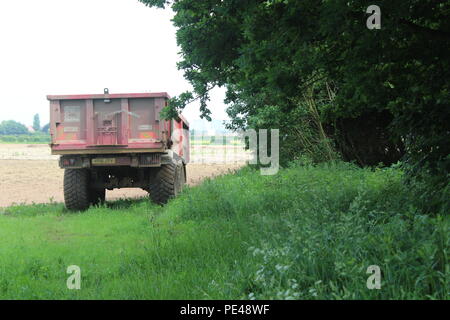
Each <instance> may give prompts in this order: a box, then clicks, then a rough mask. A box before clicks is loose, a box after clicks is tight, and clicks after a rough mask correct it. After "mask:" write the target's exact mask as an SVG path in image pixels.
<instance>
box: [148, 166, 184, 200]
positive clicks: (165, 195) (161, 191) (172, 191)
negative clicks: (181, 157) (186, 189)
mask: <svg viewBox="0 0 450 320" xmlns="http://www.w3.org/2000/svg"><path fill="white" fill-rule="evenodd" d="M184 177H185V176H184V165H183V164H175V163H170V164H164V165H162V166H161V167H160V168H159V169H158V171H157V172H156V174H155V175H154V177H153V178H152V179H151V181H150V187H149V191H150V198H151V199H152V201H153V202H154V203H156V204H161V205H162V204H166V203H167V202H168V201H169V199H171V198H174V197H176V196H177V195H178V194H179V193H180V192H181V191H182V190H183V185H184V181H185V178H184Z"/></svg>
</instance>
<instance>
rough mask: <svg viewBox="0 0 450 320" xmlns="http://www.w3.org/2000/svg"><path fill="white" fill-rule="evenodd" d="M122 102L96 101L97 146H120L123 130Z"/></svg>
mask: <svg viewBox="0 0 450 320" xmlns="http://www.w3.org/2000/svg"><path fill="white" fill-rule="evenodd" d="M121 109H122V106H121V100H120V99H111V100H110V102H105V101H104V100H94V131H95V133H94V135H95V143H94V144H95V145H103V146H113V145H118V144H119V136H120V134H121V133H120V128H121Z"/></svg>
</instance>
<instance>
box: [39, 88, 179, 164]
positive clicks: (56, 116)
mask: <svg viewBox="0 0 450 320" xmlns="http://www.w3.org/2000/svg"><path fill="white" fill-rule="evenodd" d="M47 98H48V99H49V100H50V117H51V121H50V133H51V134H52V140H51V141H52V154H66V155H67V154H108V153H110V154H111V153H114V154H116V153H122V154H123V153H127V152H129V153H144V152H147V153H149V152H151V153H153V152H164V151H166V148H167V146H168V144H167V142H168V140H169V139H170V135H171V131H172V130H173V128H171V121H166V120H162V119H160V116H159V113H160V111H161V110H162V108H164V106H166V105H167V99H168V98H169V96H168V95H167V93H129V94H101V95H95V94H94V95H61V96H47ZM182 120H183V121H184V118H182ZM182 139H183V138H182ZM182 139H181V141H182ZM179 152H180V153H186V151H184V150H182V149H181V150H179Z"/></svg>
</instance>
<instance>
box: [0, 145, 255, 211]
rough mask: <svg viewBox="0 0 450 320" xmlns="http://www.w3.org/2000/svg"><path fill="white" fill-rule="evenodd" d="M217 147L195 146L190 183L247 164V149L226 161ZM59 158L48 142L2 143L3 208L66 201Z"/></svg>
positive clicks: (120, 193)
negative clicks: (29, 143) (40, 143)
mask: <svg viewBox="0 0 450 320" xmlns="http://www.w3.org/2000/svg"><path fill="white" fill-rule="evenodd" d="M200 148H202V147H200ZM217 148H218V149H217ZM217 148H215V149H214V148H212V149H214V150H213V152H212V153H210V152H209V151H208V150H210V149H211V148H208V149H206V150H203V149H200V150H199V149H198V148H197V147H195V148H192V149H191V153H192V156H191V163H190V164H188V166H187V178H188V180H187V182H188V184H189V185H196V184H198V183H199V182H201V181H203V180H204V179H206V178H208V177H213V176H216V175H218V174H223V173H226V172H228V170H235V169H237V168H239V167H241V166H242V165H244V164H245V161H246V159H247V154H246V153H245V152H241V151H237V150H234V151H237V152H238V153H236V155H237V156H236V157H235V159H234V160H235V161H231V162H230V163H225V162H224V161H223V157H222V156H221V154H222V155H223V151H224V150H225V149H224V148H223V147H217ZM203 152H204V153H203ZM239 152H240V153H239ZM58 158H59V157H58V156H52V155H51V154H50V148H49V146H48V145H39V144H33V145H27V144H0V177H1V179H0V207H5V206H10V205H12V204H14V203H16V204H21V203H28V204H31V203H33V202H34V203H49V202H51V201H55V202H61V201H63V190H62V185H63V173H64V170H62V169H60V168H59V166H58V161H57V160H58ZM146 195H147V193H146V192H145V191H142V190H140V189H118V190H113V191H107V195H106V196H107V199H109V200H114V199H118V198H136V197H143V196H146Z"/></svg>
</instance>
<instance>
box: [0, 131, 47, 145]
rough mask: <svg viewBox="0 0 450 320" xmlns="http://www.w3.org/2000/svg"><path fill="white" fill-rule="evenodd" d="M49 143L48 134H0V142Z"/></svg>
mask: <svg viewBox="0 0 450 320" xmlns="http://www.w3.org/2000/svg"><path fill="white" fill-rule="evenodd" d="M45 143H50V135H49V134H45V133H30V134H18V135H0V144H45Z"/></svg>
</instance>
